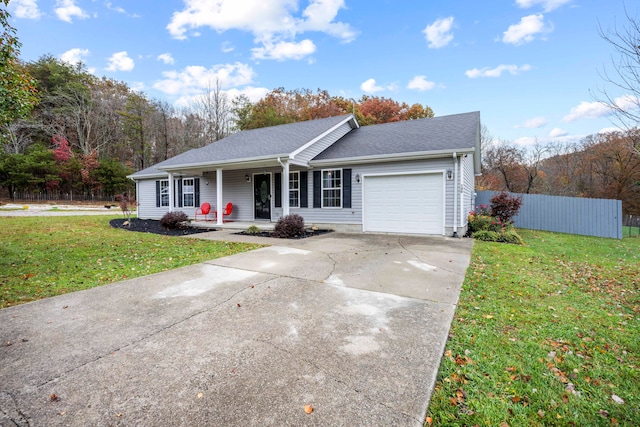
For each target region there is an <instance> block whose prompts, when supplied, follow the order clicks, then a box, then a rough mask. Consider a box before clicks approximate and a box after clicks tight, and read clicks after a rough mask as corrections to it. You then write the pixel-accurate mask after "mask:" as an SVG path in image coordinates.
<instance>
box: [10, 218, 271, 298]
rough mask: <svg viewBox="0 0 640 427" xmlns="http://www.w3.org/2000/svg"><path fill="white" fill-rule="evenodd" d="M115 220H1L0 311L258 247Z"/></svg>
mask: <svg viewBox="0 0 640 427" xmlns="http://www.w3.org/2000/svg"><path fill="white" fill-rule="evenodd" d="M113 218H115V217H110V216H102V215H100V216H75V217H74V216H65V217H0V242H1V245H0V308H4V307H8V306H12V305H16V304H21V303H25V302H28V301H33V300H37V299H42V298H46V297H50V296H54V295H60V294H64V293H67V292H73V291H78V290H81V289H88V288H92V287H94V286H100V285H104V284H106V283H112V282H116V281H119V280H124V279H131V278H134V277H139V276H144V275H147V274H152V273H157V272H160V271H165V270H171V269H174V268H178V267H183V266H185V265H190V264H195V263H198V262H202V261H205V260H208V259H213V258H219V257H223V256H227V255H232V254H235V253H238V252H243V251H247V250H250V249H252V248H255V247H258V246H256V245H249V244H241V243H229V242H216V241H212V240H198V239H188V238H183V237H168V236H160V235H156V234H149V233H136V232H131V231H125V230H120V229H115V228H112V227H110V226H109V220H111V219H113Z"/></svg>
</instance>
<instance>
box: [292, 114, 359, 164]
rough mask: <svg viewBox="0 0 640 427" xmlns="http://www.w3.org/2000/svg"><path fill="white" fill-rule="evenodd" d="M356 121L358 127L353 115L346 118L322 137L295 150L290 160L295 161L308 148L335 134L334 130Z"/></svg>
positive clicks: (317, 137) (321, 135)
mask: <svg viewBox="0 0 640 427" xmlns="http://www.w3.org/2000/svg"><path fill="white" fill-rule="evenodd" d="M351 121H354V122H355V124H356V126H357V125H358V122H357V121H355V117H353V115H350V116H349V117H345V119H344V120H342V121H341V122H339V123H338V124H336V125H335V126H333V127H331V128H329V129H327V130H326V131H324V132H322V133H321V134H320V135H318V136H316V137H315V138H313V139H312V140H311V141H309V142H307V143H306V144H304V145H303V146H301V147H299V148H298V149H296V150H294V151H293V152H292V153H291V154H290V155H289V159H291V160H293V159H295V158H296V156H297V155H298V154H300V153H301V152H303V151H304V150H306V149H307V148H309V147H311V146H312V145H313V144H315V143H316V142H318V141H320V140H321V139H322V138H324V137H325V136H327V135H329V134H330V133H331V132H333V131H334V130H336V129H338V128H339V127H340V126H342V125H343V124H345V123H348V122H351ZM351 128H352V129H353V126H351Z"/></svg>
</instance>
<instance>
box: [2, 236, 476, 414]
mask: <svg viewBox="0 0 640 427" xmlns="http://www.w3.org/2000/svg"><path fill="white" fill-rule="evenodd" d="M197 236H198V237H199V238H203V237H204V238H210V239H216V240H245V241H246V240H253V241H257V242H262V241H265V240H266V241H268V243H270V244H272V245H273V246H270V247H265V248H262V249H259V250H255V251H251V252H247V253H243V254H238V255H234V256H230V257H226V258H220V259H217V260H212V261H209V262H205V263H202V264H197V265H193V266H190V267H185V268H181V269H177V270H173V271H168V272H165V273H161V274H156V275H152V276H147V277H142V278H138V279H133V280H129V281H125V282H119V283H115V284H112V285H107V286H102V287H99V288H94V289H91V290H87V291H82V292H76V293H73V294H67V295H62V296H59V297H55V298H50V299H47V300H42V301H38V302H34V303H29V304H24V305H21V306H17V307H10V308H7V309H4V310H0V342H1V343H2V344H1V345H0V425H2V426H5V425H7V426H9V425H11V426H13V425H19V426H22V425H48V426H55V425H61V426H62V425H65V426H86V425H141V426H142V425H184V426H187V425H188V426H192V425H221V426H226V425H233V426H235V425H256V426H272V425H275V426H287V425H289V426H305V425H310V426H311V425H331V426H378V425H380V426H382V425H385V426H387V425H389V426H390V425H394V426H396V425H397V426H421V425H422V423H423V421H424V416H425V411H426V407H427V404H428V401H429V398H430V395H431V391H432V388H433V385H434V382H435V379H436V374H437V370H438V366H439V363H440V359H441V356H442V352H443V350H444V345H445V342H446V339H447V335H448V331H449V327H450V323H451V320H452V318H453V313H454V310H455V305H456V303H457V300H458V295H459V291H460V286H461V282H462V280H463V278H464V274H465V271H466V269H467V266H468V265H469V260H470V250H471V247H472V241H471V240H467V239H462V240H460V239H450V238H437V237H412V236H395V235H374V234H339V233H330V234H327V235H323V236H318V237H313V238H309V239H303V240H299V241H288V240H275V239H254V238H250V237H247V236H237V235H233V234H231V233H230V232H229V231H217V232H212V233H204V234H200V235H197ZM305 405H311V406H312V407H313V408H314V411H313V412H312V413H311V414H306V413H305V411H304V407H305Z"/></svg>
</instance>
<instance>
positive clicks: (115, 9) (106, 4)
mask: <svg viewBox="0 0 640 427" xmlns="http://www.w3.org/2000/svg"><path fill="white" fill-rule="evenodd" d="M104 5H105V6H106V7H107V9H109V10H113V11H114V12H118V13H127V11H126V10H124V9H123V8H121V7H119V6H114V5H113V3H111V2H110V1H107V2H105V3H104Z"/></svg>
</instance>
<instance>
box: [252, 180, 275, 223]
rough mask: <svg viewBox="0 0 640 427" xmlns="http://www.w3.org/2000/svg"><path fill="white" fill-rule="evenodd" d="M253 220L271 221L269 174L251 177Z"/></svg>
mask: <svg viewBox="0 0 640 427" xmlns="http://www.w3.org/2000/svg"><path fill="white" fill-rule="evenodd" d="M253 200H254V206H255V218H256V219H267V220H271V174H258V175H254V176H253Z"/></svg>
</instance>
